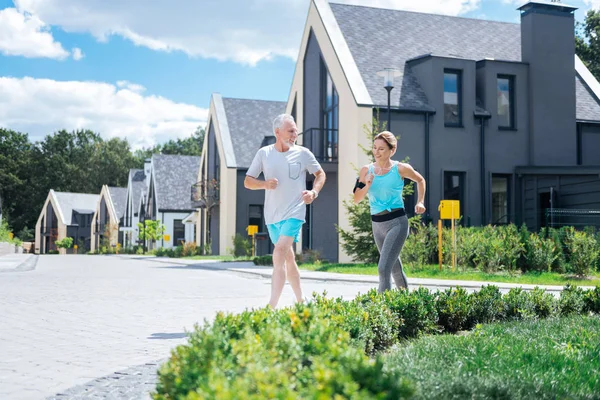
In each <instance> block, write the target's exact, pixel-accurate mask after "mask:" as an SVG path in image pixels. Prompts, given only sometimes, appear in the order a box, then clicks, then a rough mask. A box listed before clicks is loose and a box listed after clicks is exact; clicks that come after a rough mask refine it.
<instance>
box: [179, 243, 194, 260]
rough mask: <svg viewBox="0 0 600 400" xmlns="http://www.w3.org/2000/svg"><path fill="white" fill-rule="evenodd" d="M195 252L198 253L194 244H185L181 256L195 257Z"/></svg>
mask: <svg viewBox="0 0 600 400" xmlns="http://www.w3.org/2000/svg"><path fill="white" fill-rule="evenodd" d="M197 251H198V245H196V242H186V243H184V245H183V249H182V251H181V256H182V257H190V256H195V255H196V253H197Z"/></svg>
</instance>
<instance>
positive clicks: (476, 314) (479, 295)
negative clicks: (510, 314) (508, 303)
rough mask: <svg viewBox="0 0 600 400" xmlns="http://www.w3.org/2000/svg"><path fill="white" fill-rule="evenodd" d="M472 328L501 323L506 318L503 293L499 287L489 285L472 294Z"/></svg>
mask: <svg viewBox="0 0 600 400" xmlns="http://www.w3.org/2000/svg"><path fill="white" fill-rule="evenodd" d="M471 301H472V307H473V309H472V312H471V315H470V321H469V325H470V326H475V325H476V324H485V323H489V322H496V321H501V320H503V319H504V318H505V309H504V302H503V301H502V293H501V292H500V289H498V287H497V286H494V285H487V286H484V287H482V288H481V290H478V291H476V292H474V293H472V294H471Z"/></svg>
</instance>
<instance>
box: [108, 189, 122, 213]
mask: <svg viewBox="0 0 600 400" xmlns="http://www.w3.org/2000/svg"><path fill="white" fill-rule="evenodd" d="M108 193H110V198H111V201H112V204H113V207H114V208H115V213H116V214H117V219H121V217H123V215H124V214H125V209H126V207H127V188H119V187H113V186H108Z"/></svg>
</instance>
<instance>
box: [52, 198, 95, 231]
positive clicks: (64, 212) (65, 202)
mask: <svg viewBox="0 0 600 400" xmlns="http://www.w3.org/2000/svg"><path fill="white" fill-rule="evenodd" d="M50 193H51V194H52V193H53V194H54V198H55V201H56V203H57V206H58V208H59V210H55V211H56V214H57V217H59V218H61V219H62V221H63V223H64V224H65V225H72V224H73V221H72V217H73V210H95V209H96V203H97V202H98V198H99V197H100V196H99V195H97V194H88V193H69V192H55V191H54V190H51V191H50Z"/></svg>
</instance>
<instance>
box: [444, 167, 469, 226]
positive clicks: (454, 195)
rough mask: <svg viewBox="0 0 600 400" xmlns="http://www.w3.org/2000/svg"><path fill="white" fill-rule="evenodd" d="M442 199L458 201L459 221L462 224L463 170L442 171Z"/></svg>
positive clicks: (463, 218) (463, 202)
mask: <svg viewBox="0 0 600 400" xmlns="http://www.w3.org/2000/svg"><path fill="white" fill-rule="evenodd" d="M444 200H458V201H460V215H461V217H462V219H461V222H462V223H463V224H464V223H465V222H466V221H465V220H466V218H465V173H464V172H450V171H445V172H444Z"/></svg>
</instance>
